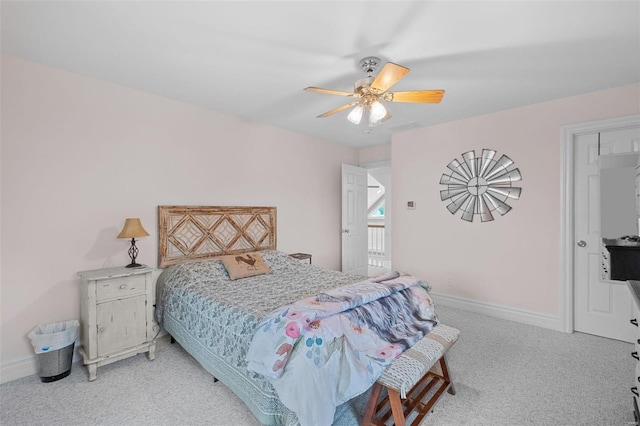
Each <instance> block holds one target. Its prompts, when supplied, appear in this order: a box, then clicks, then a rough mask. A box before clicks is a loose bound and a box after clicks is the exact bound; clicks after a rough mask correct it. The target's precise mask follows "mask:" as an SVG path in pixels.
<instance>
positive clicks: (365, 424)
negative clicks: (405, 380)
mask: <svg viewBox="0 0 640 426" xmlns="http://www.w3.org/2000/svg"><path fill="white" fill-rule="evenodd" d="M380 391H382V385H381V384H380V383H378V382H375V383H374V384H373V388H372V389H371V396H369V403H368V404H367V411H366V412H365V414H364V419H363V420H362V426H370V425H372V424H374V423H373V416H375V414H376V406H377V405H378V399H379V398H380Z"/></svg>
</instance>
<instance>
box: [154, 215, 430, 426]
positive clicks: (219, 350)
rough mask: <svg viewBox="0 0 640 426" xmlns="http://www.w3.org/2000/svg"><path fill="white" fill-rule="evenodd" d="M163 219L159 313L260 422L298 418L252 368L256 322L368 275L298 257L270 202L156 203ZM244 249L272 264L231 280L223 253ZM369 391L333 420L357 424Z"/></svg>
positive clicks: (167, 326)
mask: <svg viewBox="0 0 640 426" xmlns="http://www.w3.org/2000/svg"><path fill="white" fill-rule="evenodd" d="M158 224H159V239H160V241H159V258H158V264H159V266H160V267H162V268H166V269H165V270H164V271H163V272H162V274H161V275H160V277H159V279H158V284H157V293H158V294H157V307H156V315H157V318H158V321H159V322H160V323H161V324H162V326H163V327H164V329H165V330H166V331H167V332H168V333H169V334H170V335H171V336H172V338H173V339H175V340H176V341H177V342H178V343H180V345H181V346H182V347H183V348H184V349H185V350H186V351H187V352H188V353H189V354H191V356H193V357H194V358H195V359H196V360H197V361H198V362H199V363H200V364H201V365H202V366H203V367H204V368H205V369H206V370H207V371H208V372H209V373H211V374H212V375H213V376H214V377H215V378H216V379H218V380H219V381H221V382H222V383H223V384H224V385H226V386H228V387H229V388H230V389H231V390H232V391H233V392H234V393H235V394H236V395H237V396H238V397H239V398H240V399H241V400H242V401H243V402H244V403H245V404H246V405H247V407H248V408H249V409H250V410H251V412H252V413H253V414H254V415H255V416H256V418H257V419H258V421H260V423H262V424H264V425H297V424H299V423H298V418H297V416H296V414H295V413H294V412H293V411H292V410H290V409H288V408H287V407H286V406H285V405H284V404H283V402H282V401H281V398H280V397H279V395H278V393H277V392H276V391H275V389H274V386H273V385H272V383H271V382H270V381H268V380H267V379H265V377H263V376H262V375H260V374H256V373H255V372H252V371H249V370H248V369H247V360H246V358H247V352H248V351H249V348H250V345H251V343H252V340H254V337H255V334H256V330H257V329H258V327H259V326H261V324H263V323H262V322H261V321H264V319H265V317H267V316H268V315H269V314H270V313H272V312H273V311H274V310H277V309H278V308H280V307H282V306H285V305H287V304H290V303H293V302H295V301H298V300H301V299H305V298H309V297H311V296H314V295H317V294H321V293H322V294H324V293H326V292H329V291H332V290H333V289H335V288H341V287H343V286H345V285H351V284H353V283H358V282H361V281H363V280H366V278H367V277H362V276H357V275H350V274H345V273H342V272H338V271H331V270H327V269H323V268H320V267H317V266H314V265H310V264H307V263H301V262H300V261H299V260H297V259H295V258H293V257H291V256H288V255H287V254H286V253H283V252H281V251H278V250H277V247H276V209H275V208H273V207H205V206H198V207H191V206H159V207H158ZM246 253H259V254H260V257H261V258H262V260H263V261H264V263H265V264H266V265H267V266H268V267H269V268H270V269H271V270H272V272H271V273H267V274H262V275H256V276H251V277H247V278H242V279H239V280H231V279H230V277H229V273H228V271H227V268H225V266H224V264H223V262H222V261H221V260H220V259H222V258H224V256H229V255H234V256H241V255H243V254H246ZM429 303H430V301H429ZM431 306H432V304H431ZM431 316H432V317H433V319H435V311H432V312H431ZM366 399H367V394H366V393H363V394H361V395H360V396H359V397H356V398H353V399H351V400H349V401H348V402H346V403H344V404H342V405H340V406H339V407H338V408H337V410H336V412H335V417H334V420H333V422H334V424H339V425H345V426H346V425H354V424H358V423H359V422H360V420H361V416H362V414H363V412H364V406H365V405H366V402H367V401H366Z"/></svg>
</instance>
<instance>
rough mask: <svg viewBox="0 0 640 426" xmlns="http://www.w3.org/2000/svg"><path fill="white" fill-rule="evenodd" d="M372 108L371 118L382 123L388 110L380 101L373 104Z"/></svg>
mask: <svg viewBox="0 0 640 426" xmlns="http://www.w3.org/2000/svg"><path fill="white" fill-rule="evenodd" d="M370 108H371V112H370V113H369V117H370V119H373V120H375V121H377V122H380V120H382V119H383V118H384V117H385V115H387V109H386V108H385V107H384V105H382V104H381V103H380V102H378V101H374V102H372V103H371V107H370Z"/></svg>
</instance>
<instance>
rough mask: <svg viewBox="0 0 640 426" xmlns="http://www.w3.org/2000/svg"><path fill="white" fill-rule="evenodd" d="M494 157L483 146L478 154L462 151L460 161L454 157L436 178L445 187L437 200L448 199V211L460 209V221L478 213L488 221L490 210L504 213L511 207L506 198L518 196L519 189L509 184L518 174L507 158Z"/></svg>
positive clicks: (492, 153) (490, 219) (454, 212)
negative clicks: (477, 155) (438, 178)
mask: <svg viewBox="0 0 640 426" xmlns="http://www.w3.org/2000/svg"><path fill="white" fill-rule="evenodd" d="M495 157H496V151H494V150H492V149H483V150H482V155H481V156H480V157H476V153H475V151H468V152H465V153H464V154H462V162H459V161H458V160H456V159H454V160H453V161H452V162H450V163H449V164H448V165H447V171H446V172H445V173H444V174H443V175H442V177H441V178H440V184H441V185H446V186H447V189H445V190H442V191H440V199H441V200H442V201H450V203H449V204H448V205H447V209H448V210H449V211H450V212H451V214H456V213H457V212H458V211H462V216H461V219H462V220H466V221H467V222H473V218H474V216H479V217H480V220H481V221H482V222H489V221H492V220H493V212H495V211H497V212H498V213H500V214H501V215H502V216H504V215H505V214H507V213H508V212H509V211H510V210H511V207H510V206H509V205H508V204H507V201H508V199H509V198H511V199H514V200H517V199H519V198H520V193H521V192H522V189H521V188H518V187H515V186H513V184H514V182H519V181H521V180H522V175H521V174H520V171H519V170H518V169H517V168H516V167H514V165H513V160H511V158H509V157H507V156H506V155H502V157H500V159H498V160H495Z"/></svg>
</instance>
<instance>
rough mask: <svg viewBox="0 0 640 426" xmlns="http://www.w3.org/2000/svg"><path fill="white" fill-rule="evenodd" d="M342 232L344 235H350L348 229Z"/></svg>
mask: <svg viewBox="0 0 640 426" xmlns="http://www.w3.org/2000/svg"><path fill="white" fill-rule="evenodd" d="M340 232H342V233H343V234H348V233H349V230H348V229H341V230H340Z"/></svg>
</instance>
